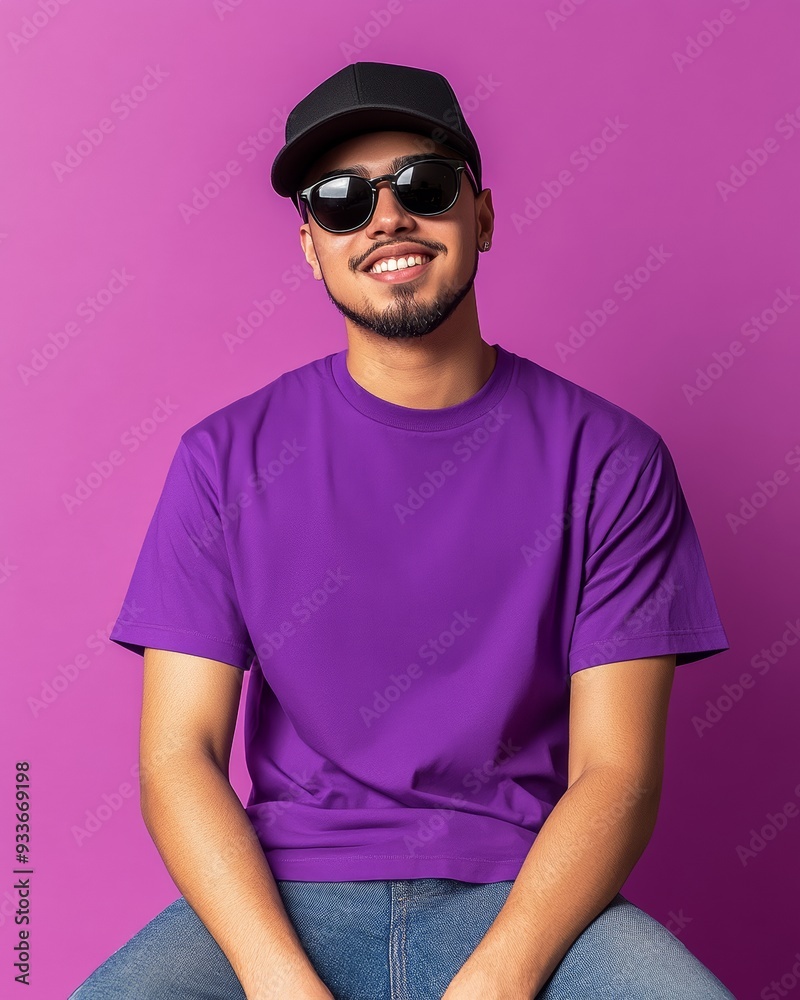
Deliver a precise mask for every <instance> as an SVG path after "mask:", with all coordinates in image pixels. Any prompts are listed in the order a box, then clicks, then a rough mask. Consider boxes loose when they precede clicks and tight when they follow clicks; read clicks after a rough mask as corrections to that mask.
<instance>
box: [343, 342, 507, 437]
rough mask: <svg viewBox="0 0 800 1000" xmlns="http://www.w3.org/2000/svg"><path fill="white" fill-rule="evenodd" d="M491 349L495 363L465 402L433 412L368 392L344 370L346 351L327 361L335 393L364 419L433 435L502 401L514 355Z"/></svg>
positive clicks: (458, 424) (503, 350) (459, 423)
mask: <svg viewBox="0 0 800 1000" xmlns="http://www.w3.org/2000/svg"><path fill="white" fill-rule="evenodd" d="M492 347H494V348H495V350H496V351H497V360H496V361H495V365H494V368H493V370H492V373H491V375H490V376H489V378H488V379H487V380H486V382H484V384H483V385H482V386H481V388H480V389H479V390H478V391H477V392H476V393H475V394H474V395H473V396H470V397H469V399H464V400H462V401H461V402H460V403H456V404H455V405H454V406H443V407H439V408H437V409H433V410H424V409H417V408H416V407H413V406H400V405H399V404H397V403H390V402H389V401H388V400H386V399H381V397H380V396H375V395H373V394H372V393H371V392H368V391H367V390H366V389H365V388H364V387H363V386H362V385H359V383H358V382H356V380H355V379H354V378H353V376H352V375H351V374H350V371H349V369H348V367H347V348H345V349H344V350H343V351H339V352H338V353H336V354H331V355H329V358H330V367H331V372H332V375H333V378H334V381H335V382H336V385H337V386H338V388H339V391H340V392H341V393H342V395H343V396H344V397H345V399H346V400H347V401H348V402H349V403H350V404H351V405H352V406H354V407H355V408H356V409H357V410H359V411H360V412H361V413H363V414H364V415H365V416H367V417H370V418H371V419H372V420H377V421H379V422H380V423H383V424H388V425H389V426H391V427H400V428H402V429H403V430H409V431H437V430H447V429H448V428H451V427H460V426H461V425H462V424H467V423H469V422H470V421H471V420H474V419H475V418H476V417H480V416H482V415H483V414H484V413H488V411H489V410H491V409H492V407H493V406H496V405H497V404H498V403H499V402H500V400H501V399H502V397H503V395H504V394H505V392H506V389H507V388H508V385H509V383H510V381H511V376H512V374H513V372H514V365H515V359H516V355H514V354H513V353H512V352H511V351H507V350H505V348H503V347H501V346H500V344H492Z"/></svg>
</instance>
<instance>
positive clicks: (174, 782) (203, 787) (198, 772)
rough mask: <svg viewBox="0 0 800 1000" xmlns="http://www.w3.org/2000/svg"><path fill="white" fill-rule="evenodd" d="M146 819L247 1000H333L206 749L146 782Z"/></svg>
mask: <svg viewBox="0 0 800 1000" xmlns="http://www.w3.org/2000/svg"><path fill="white" fill-rule="evenodd" d="M142 815H143V817H144V820H145V824H146V826H147V829H148V831H149V833H150V835H151V837H152V838H153V841H154V843H155V845H156V847H157V848H158V851H159V853H160V854H161V857H162V858H163V860H164V864H165V865H166V867H167V870H168V871H169V873H170V875H171V876H172V878H173V880H174V882H175V884H176V885H177V886H178V888H179V889H180V891H181V893H182V894H183V896H184V897H185V898H186V900H187V901H188V903H189V905H190V906H191V907H192V909H193V910H194V911H195V912H196V913H197V915H198V916H199V917H200V919H201V920H202V922H203V923H204V924H205V926H206V927H207V928H208V930H209V931H210V933H211V934H212V936H213V937H214V939H215V940H216V941H217V943H218V944H219V946H220V948H221V949H222V951H223V952H224V953H225V955H226V957H227V958H228V961H229V962H230V963H231V966H232V967H233V970H234V972H235V973H236V975H237V976H238V978H239V981H240V982H241V984H242V987H243V988H244V990H245V993H246V995H247V997H248V1000H271V998H273V997H274V998H285V997H287V996H294V997H298V998H302V1000H306V998H309V1000H311V998H314V1000H317V998H320V1000H322V998H328V997H331V996H332V995H331V993H330V992H329V991H328V989H327V988H326V987H325V985H324V983H323V982H322V981H321V980H320V979H319V977H318V975H317V973H316V971H315V970H314V967H313V966H312V964H311V962H310V960H309V958H308V956H307V955H306V953H305V951H304V950H303V947H302V945H301V943H300V940H299V938H298V937H297V934H296V932H295V930H294V927H293V926H292V924H291V922H290V920H289V917H288V915H287V913H286V910H285V908H284V906H283V902H282V900H281V897H280V894H279V892H278V888H277V886H276V884H275V879H274V878H273V875H272V872H271V871H270V868H269V865H268V863H267V860H266V858H265V856H264V852H263V849H262V848H261V845H260V844H259V841H258V838H257V836H256V833H255V830H254V829H253V826H252V824H251V822H250V820H249V817H248V816H247V813H246V812H245V810H244V807H243V806H242V804H241V802H240V801H239V799H238V797H237V796H236V793H235V792H234V790H233V788H232V787H231V785H230V783H229V781H228V779H227V777H226V775H224V774H223V773H222V772H221V771H220V769H219V767H218V766H217V765H216V763H215V762H214V761H213V760H212V759H211V758H210V757H208V756H207V755H205V754H204V753H202V752H201V751H199V750H198V751H197V752H184V753H181V754H179V755H175V756H173V757H170V758H169V759H168V760H167V761H164V762H161V763H160V765H159V767H158V775H157V776H156V775H154V774H150V775H148V776H147V780H144V781H142Z"/></svg>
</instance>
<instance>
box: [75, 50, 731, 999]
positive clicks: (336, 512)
mask: <svg viewBox="0 0 800 1000" xmlns="http://www.w3.org/2000/svg"><path fill="white" fill-rule="evenodd" d="M286 139H287V142H286V145H285V146H284V147H283V149H282V150H281V151H280V152H279V154H278V156H277V157H276V160H275V162H274V164H273V168H272V183H273V186H274V187H275V190H276V191H277V192H278V194H280V195H281V196H283V197H291V198H292V199H293V201H294V203H295V205H296V207H297V208H298V209H299V210H300V212H301V215H302V220H303V223H302V225H301V227H300V240H301V245H302V249H303V252H304V254H305V257H306V260H307V262H308V263H309V265H310V266H311V268H312V269H313V273H314V277H315V278H316V279H317V280H320V281H322V282H323V284H324V287H325V289H326V291H327V294H328V296H329V297H330V299H331V301H332V302H333V304H334V305H335V306H336V308H337V309H338V310H339V312H340V313H341V314H342V315H343V317H344V320H345V329H346V334H347V343H348V347H347V349H346V350H342V351H339V352H336V353H333V354H330V355H328V356H327V357H325V358H322V359H319V360H317V361H314V362H311V363H310V364H307V365H304V366H303V367H301V368H299V369H296V370H294V371H291V372H287V373H286V374H284V375H282V376H280V377H279V378H277V379H275V380H274V381H273V382H271V383H269V384H268V385H266V386H264V387H263V388H261V389H259V390H257V391H256V392H254V393H252V394H250V395H248V396H245V397H243V398H241V399H239V400H237V401H235V402H233V403H231V404H230V405H228V406H225V407H223V408H222V409H220V410H217V411H216V412H214V413H212V414H210V415H209V416H208V417H206V418H204V419H203V420H201V421H200V422H199V423H197V424H195V425H194V426H193V427H190V428H189V429H188V430H187V431H186V432H185V433H184V434H183V435H182V437H181V440H180V442H179V445H178V449H177V451H176V453H175V456H174V458H173V461H172V464H171V466H170V469H169V471H168V474H167V478H166V482H165V485H164V490H163V493H162V496H161V498H160V500H159V503H158V505H157V507H156V511H155V513H154V515H153V519H152V522H151V524H150V527H149V528H148V532H147V535H146V538H145V541H144V544H143V547H142V551H141V553H140V556H139V559H138V561H137V565H136V569H135V572H134V577H133V580H132V582H131V585H130V588H129V591H128V594H127V597H126V601H125V603H124V606H123V610H122V613H121V614H120V617H119V619H118V620H117V622H116V625H115V627H114V630H113V632H112V635H111V638H112V639H113V640H114V641H115V642H118V643H119V644H120V645H122V646H125V647H127V648H129V649H132V650H134V651H135V652H137V653H139V654H140V655H143V656H144V670H145V674H144V699H143V709H142V728H141V788H142V811H143V816H144V819H145V822H146V825H147V828H148V830H149V832H150V833H151V835H152V837H153V839H154V841H155V843H156V845H157V847H158V849H159V851H160V852H161V855H162V857H163V859H164V862H165V864H166V866H167V868H168V870H169V872H170V874H171V875H172V877H173V879H174V880H175V883H176V884H177V886H178V887H179V889H180V890H181V893H182V896H181V897H180V898H179V899H178V900H176V901H175V902H174V903H173V904H171V906H169V907H167V908H166V909H165V910H164V911H162V913H160V914H158V915H157V916H156V917H155V918H154V919H153V921H151V922H150V923H149V924H148V925H147V926H146V927H145V928H143V929H142V931H140V932H139V934H137V935H136V936H134V937H133V938H132V939H131V940H130V941H129V942H128V943H127V944H126V945H125V946H124V947H123V948H122V949H120V951H119V952H116V953H115V954H114V955H113V956H111V958H110V959H109V960H108V961H107V962H106V963H105V964H104V965H103V966H101V967H100V968H99V969H98V970H96V972H95V973H94V974H93V975H92V976H91V977H90V978H89V979H88V980H87V981H86V983H85V984H84V985H83V986H82V987H81V988H80V989H79V990H78V991H77V992H76V993H74V994H73V997H80V998H81V1000H86V998H87V997H117V996H119V997H122V996H133V995H135V996H137V997H150V996H152V997H156V996H157V997H159V998H164V997H178V996H181V997H213V998H222V997H234V996H235V997H242V996H246V997H247V998H258V1000H262V998H267V997H280V998H287V997H288V998H301V1000H318V998H323V997H325V998H330V997H336V998H337V1000H354V998H359V1000H361V998H363V1000H381V998H384V997H392V998H395V997H397V998H400V997H415V998H416V997H431V998H434V997H435V998H442V997H444V998H445V1000H479V998H480V1000H492V998H494V1000H501V998H502V1000H522V998H532V997H535V996H541V997H544V998H547V1000H561V998H567V997H576V996H587V997H588V996H595V995H602V996H619V997H622V996H624V997H627V998H632V997H633V998H645V997H647V998H648V1000H653V998H661V997H663V998H666V997H669V998H674V997H676V996H680V997H703V998H723V997H724V998H730V997H731V996H732V994H731V993H730V992H729V991H728V990H727V989H726V988H725V987H724V986H723V985H722V983H721V982H720V981H719V980H718V979H716V978H715V977H714V976H713V975H712V973H711V972H710V971H709V970H708V969H706V968H705V967H704V966H703V965H702V964H701V963H700V962H699V961H698V960H697V959H696V958H695V956H693V955H692V954H691V953H690V952H689V951H688V950H687V949H686V948H685V947H684V946H683V944H681V943H680V942H679V941H678V940H677V939H676V938H675V937H674V936H673V935H672V934H670V933H669V931H668V930H667V929H666V928H665V927H663V926H662V925H661V924H659V923H658V922H657V921H655V920H654V919H653V918H652V917H650V916H649V915H648V914H646V913H644V912H643V911H642V910H640V909H638V908H637V907H636V906H634V904H632V903H631V902H630V901H629V900H627V899H626V898H625V897H623V896H622V895H621V894H620V892H619V890H620V888H621V886H622V885H623V883H624V882H625V880H626V878H627V876H628V874H629V873H630V871H631V869H632V868H633V866H634V865H635V863H636V861H637V860H638V858H639V857H640V856H641V854H642V852H643V850H644V849H645V847H646V845H647V842H648V840H649V838H650V835H651V833H652V831H653V828H654V825H655V821H656V814H657V810H658V803H659V796H660V791H661V781H662V771H663V762H664V739H665V730H666V717H667V707H668V701H669V695H670V691H671V685H672V680H673V672H674V669H675V666H676V665H678V664H682V663H690V662H693V661H695V660H700V659H702V658H705V657H708V656H711V655H712V654H714V653H718V652H721V651H722V650H725V649H727V648H729V647H728V641H727V637H726V635H725V632H724V629H723V626H722V623H721V621H720V619H719V615H718V612H717V608H716V604H715V601H714V597H713V593H712V590H711V585H710V582H709V579H708V575H707V571H706V566H705V563H704V560H703V555H702V552H701V548H700V544H699V541H698V538H697V534H696V532H695V529H694V525H693V522H692V520H691V516H690V514H689V511H688V509H687V506H686V502H685V498H684V496H683V492H682V489H681V486H680V483H679V480H678V477H677V474H676V471H675V467H674V465H673V462H672V459H671V456H670V453H669V451H668V449H667V447H666V445H665V444H664V441H663V440H662V438H661V437H660V435H659V434H658V433H657V432H656V431H655V430H653V429H652V428H651V427H650V426H649V425H647V424H646V423H644V422H643V421H642V420H640V419H639V418H637V417H635V416H634V415H632V414H631V413H629V412H627V411H625V410H623V409H622V408H620V407H618V406H616V405H615V404H612V403H610V402H608V401H606V400H604V399H602V398H601V397H599V396H597V395H596V394H594V393H591V392H589V391H588V390H585V389H583V388H581V387H579V386H577V385H576V384H574V383H572V382H569V381H568V380H566V379H564V378H562V377H561V376H559V375H556V374H554V373H553V372H550V371H548V370H547V369H545V368H543V367H541V366H539V365H537V364H535V363H534V362H532V361H530V360H528V359H526V358H522V357H520V356H518V355H516V354H514V353H512V352H511V351H509V350H507V349H506V348H504V347H503V346H501V345H500V344H498V343H494V344H491V345H490V344H488V343H487V342H486V341H484V340H483V339H482V337H481V332H480V327H479V322H478V315H477V308H476V299H475V290H474V285H473V282H474V279H475V275H476V272H477V268H478V260H479V254H480V253H481V252H486V251H487V250H489V249H490V247H491V244H492V237H493V223H494V213H493V209H492V200H491V192H490V190H489V189H486V190H484V189H483V187H482V183H481V160H480V155H479V152H478V148H477V144H476V142H475V139H474V136H473V135H472V133H471V131H470V129H469V128H468V127H467V125H466V123H465V122H464V119H463V116H462V113H461V109H460V108H459V106H458V102H457V100H456V98H455V95H454V93H453V91H452V89H451V88H450V85H449V84H448V83H447V81H446V80H445V79H444V77H442V76H440V75H439V74H436V73H430V72H427V71H423V70H419V69H415V68H411V67H404V66H395V65H388V64H381V63H358V64H356V65H353V66H348V67H346V68H345V69H343V70H341V71H340V72H339V73H336V74H335V75H334V76H333V77H331V78H330V79H329V80H326V81H325V82H324V83H323V84H321V85H320V86H319V87H317V88H316V89H315V90H314V91H313V92H312V93H311V94H310V95H308V97H306V98H305V99H304V100H303V101H301V102H300V104H299V105H298V107H297V108H295V109H294V111H293V112H292V114H291V116H290V117H289V120H288V122H287V128H286ZM247 670H249V671H250V674H249V685H248V690H247V703H246V727H245V741H246V752H247V763H248V768H249V772H250V775H251V777H252V780H253V788H252V791H251V793H250V796H249V799H248V802H247V805H246V807H243V806H242V805H241V803H240V802H239V800H238V798H237V797H236V795H235V793H234V792H233V790H232V788H231V786H230V783H229V781H228V763H229V758H230V748H231V740H232V736H233V731H234V725H235V720H236V712H237V707H238V704H239V699H240V692H241V687H242V681H243V676H244V672H245V671H247Z"/></svg>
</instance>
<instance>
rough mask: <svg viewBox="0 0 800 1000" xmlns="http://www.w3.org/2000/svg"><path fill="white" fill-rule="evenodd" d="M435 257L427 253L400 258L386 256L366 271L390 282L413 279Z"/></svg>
mask: <svg viewBox="0 0 800 1000" xmlns="http://www.w3.org/2000/svg"><path fill="white" fill-rule="evenodd" d="M432 263H433V258H432V257H428V256H426V255H425V254H416V255H408V256H406V257H399V258H395V257H392V258H384V259H383V260H380V261H378V263H377V264H376V265H375V267H374V268H372V269H370V270H368V271H364V274H368V275H369V276H370V278H374V279H375V280H376V281H383V282H387V283H389V284H396V283H397V282H401V281H411V280H413V279H414V278H418V277H420V276H421V275H422V274H423V273H424V272H425V271H427V269H428V268H429V267H430V265H431V264H432Z"/></svg>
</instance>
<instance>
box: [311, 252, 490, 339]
mask: <svg viewBox="0 0 800 1000" xmlns="http://www.w3.org/2000/svg"><path fill="white" fill-rule="evenodd" d="M478 258H479V252H478V251H477V250H476V251H475V263H474V265H473V268H472V274H471V275H470V277H469V279H468V280H467V281H466V282H465V283H464V284H463V285H462V286H461V287H460V288H457V289H455V290H453V289H452V288H447V289H444V290H442V291H440V292H439V294H438V295H437V296H436V298H435V299H433V301H432V302H420V301H418V299H417V293H416V291H415V290H414V288H413V282H408V283H405V282H403V283H401V284H398V285H392V286H391V288H392V293H393V294H392V299H393V301H392V303H391V305H389V306H387V307H386V308H385V309H384V310H383V311H381V312H378V310H376V309H375V308H374V307H373V306H371V305H366V306H364V307H363V308H362V309H351V308H350V307H349V306H346V305H345V304H344V303H343V302H339V301H338V300H337V299H335V298H334V297H333V295H331V290H330V288H328V283H327V281H325V275H324V274H323V276H322V283H323V285H325V291H326V292H327V293H328V298H329V299H330V300H331V302H332V303H333V304H334V305H335V306H336V308H337V309H338V310H339V312H340V313H341V314H342V315H343V316H346V317H347V319H349V320H350V321H351V322H352V323H355V324H356V325H357V326H360V327H362V328H363V329H364V330H370V331H371V332H372V333H377V334H378V336H380V337H385V338H386V339H387V340H400V339H403V338H405V339H409V338H411V337H424V336H425V335H426V334H428V333H432V332H433V331H434V330H435V329H436V328H437V327H438V326H440V325H441V324H442V323H444V321H445V320H446V319H447V318H448V316H450V315H451V314H452V313H453V312H454V311H455V309H456V308H457V306H458V305H459V303H460V302H461V301H462V300H463V299H464V298H465V297H466V296H467V295H468V294H469V290H470V289H471V288H472V285H473V283H474V281H475V275H476V274H477V272H478Z"/></svg>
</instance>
